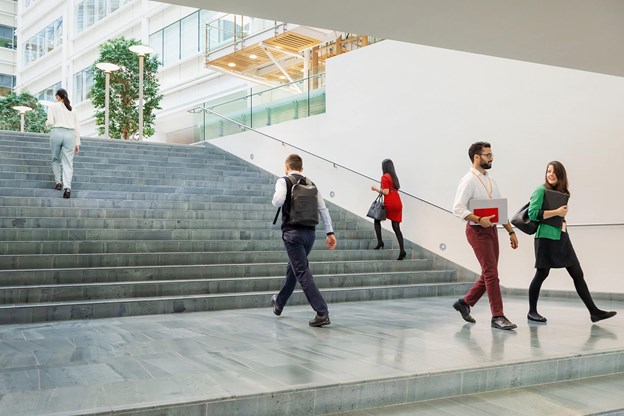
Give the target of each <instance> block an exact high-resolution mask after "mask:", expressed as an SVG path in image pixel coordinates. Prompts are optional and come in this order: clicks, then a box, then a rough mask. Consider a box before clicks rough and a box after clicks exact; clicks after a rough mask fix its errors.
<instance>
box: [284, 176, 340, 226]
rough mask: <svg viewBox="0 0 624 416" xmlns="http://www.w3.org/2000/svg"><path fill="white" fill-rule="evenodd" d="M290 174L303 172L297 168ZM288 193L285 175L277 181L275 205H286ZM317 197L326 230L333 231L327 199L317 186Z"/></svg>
mask: <svg viewBox="0 0 624 416" xmlns="http://www.w3.org/2000/svg"><path fill="white" fill-rule="evenodd" d="M290 175H301V176H303V173H301V172H298V171H296V170H292V171H290ZM287 194H288V190H287V189H286V181H285V180H284V178H283V177H281V178H279V179H278V180H277V182H276V183H275V193H274V194H273V201H272V203H273V206H274V207H281V206H282V205H284V201H285V200H286V195H287ZM316 198H317V201H318V210H319V214H321V219H322V220H323V225H324V226H325V232H326V233H333V232H334V228H333V226H332V221H331V217H330V216H329V210H328V209H327V206H326V205H325V200H324V199H323V197H322V196H321V191H319V190H318V188H317V194H316Z"/></svg>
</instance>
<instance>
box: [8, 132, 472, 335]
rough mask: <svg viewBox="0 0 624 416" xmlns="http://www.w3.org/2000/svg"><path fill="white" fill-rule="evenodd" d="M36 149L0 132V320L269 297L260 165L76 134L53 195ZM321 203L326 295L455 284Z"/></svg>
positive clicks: (269, 240)
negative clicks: (67, 195)
mask: <svg viewBox="0 0 624 416" xmlns="http://www.w3.org/2000/svg"><path fill="white" fill-rule="evenodd" d="M49 159H50V151H49V142H48V138H47V136H43V135H33V134H20V133H14V132H1V133H0V179H1V181H0V323H5V324H6V323H29V322H41V321H56V320H68V319H91V318H103V317H117V316H130V315H148V314H161V313H178V312H193V311H211V310H222V309H235V308H252V307H268V306H269V301H270V296H271V294H273V293H275V292H276V290H278V289H279V287H280V285H281V283H282V279H283V275H284V272H285V264H286V261H287V258H286V255H285V252H284V249H283V246H282V242H281V238H280V235H281V232H280V230H279V227H278V226H277V225H273V224H272V219H273V216H274V214H275V210H274V208H273V207H272V206H271V203H270V201H271V196H272V194H273V189H274V183H275V180H276V178H275V177H274V176H273V175H271V174H269V173H267V172H264V171H262V170H260V169H258V168H256V167H254V166H253V165H250V164H248V163H246V162H245V161H243V160H240V159H238V158H236V157H234V156H232V155H230V154H227V153H225V152H224V151H222V150H220V149H218V148H216V147H213V146H210V145H206V146H205V147H191V146H179V145H162V144H153V143H135V142H119V141H112V140H101V139H88V138H87V139H84V140H83V146H82V148H81V152H80V154H79V155H78V157H77V158H76V160H75V163H74V168H75V173H74V182H73V187H72V188H73V189H72V198H71V199H69V200H66V199H62V195H61V192H59V191H56V190H54V189H53V185H54V183H53V176H52V173H51V167H50V161H49ZM329 207H330V212H331V215H332V219H333V221H334V226H335V230H336V234H337V237H338V239H339V242H340V244H339V247H340V248H339V249H337V250H336V251H334V252H330V251H329V250H327V249H326V248H325V247H324V244H322V243H323V241H324V233H323V231H322V227H319V231H318V233H317V240H318V241H317V244H316V247H315V250H314V251H313V253H312V255H311V262H312V265H311V266H312V270H313V273H314V274H315V279H316V282H317V284H318V285H319V287H320V288H321V290H322V291H323V294H324V296H325V297H326V299H327V301H328V303H335V302H348V301H362V300H380V299H389V298H405V297H420V296H438V295H451V294H461V293H463V292H465V290H466V283H461V282H458V279H457V271H456V268H454V267H453V266H452V265H450V264H449V263H448V262H445V261H444V260H443V259H440V258H436V257H435V256H433V255H431V254H430V253H428V252H425V251H424V250H422V249H420V248H419V247H417V246H414V245H412V244H409V243H408V245H407V247H408V250H407V251H408V259H407V260H405V261H401V262H399V261H396V260H395V259H396V257H397V256H398V248H395V249H386V250H380V251H375V250H371V248H372V247H373V245H374V244H375V241H374V233H373V231H372V226H371V224H370V222H368V221H366V220H364V219H361V218H359V217H358V216H356V215H353V214H352V213H349V212H347V211H345V210H343V209H340V208H338V207H336V206H334V205H331V204H330V205H329ZM384 232H385V231H384ZM384 239H385V243H386V247H388V248H391V247H392V246H393V244H394V245H396V242H395V241H394V238H393V235H392V234H389V233H388V234H385V235H384ZM305 302H306V301H305V298H304V297H303V295H302V293H300V292H298V291H297V292H296V293H295V294H294V295H293V298H292V299H291V303H290V304H303V303H305Z"/></svg>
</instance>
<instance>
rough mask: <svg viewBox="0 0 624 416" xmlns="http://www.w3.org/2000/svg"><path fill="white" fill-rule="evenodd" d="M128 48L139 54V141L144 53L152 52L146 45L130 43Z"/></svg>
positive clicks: (141, 133)
mask: <svg viewBox="0 0 624 416" xmlns="http://www.w3.org/2000/svg"><path fill="white" fill-rule="evenodd" d="M128 49H130V50H131V51H132V52H134V53H136V54H137V55H139V141H141V140H143V65H144V60H145V55H147V54H150V53H152V52H154V50H153V49H152V48H150V47H149V46H146V45H132V46H130V47H129V48H128Z"/></svg>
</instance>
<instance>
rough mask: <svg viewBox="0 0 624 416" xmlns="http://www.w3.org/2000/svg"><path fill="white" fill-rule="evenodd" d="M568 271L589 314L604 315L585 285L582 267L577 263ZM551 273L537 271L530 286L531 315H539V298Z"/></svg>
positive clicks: (542, 270)
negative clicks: (543, 285) (543, 284)
mask: <svg viewBox="0 0 624 416" xmlns="http://www.w3.org/2000/svg"><path fill="white" fill-rule="evenodd" d="M566 270H567V271H568V273H569V274H570V277H572V280H573V281H574V287H575V288H576V293H578V295H579V297H580V298H581V300H582V301H583V303H584V304H585V306H586V307H587V309H588V310H589V313H590V314H591V315H598V314H600V313H602V312H603V311H601V310H600V309H598V307H597V306H596V304H594V301H593V300H592V297H591V294H590V293H589V289H588V288H587V283H585V279H584V278H583V269H581V265H580V264H578V263H577V264H575V265H574V266H570V267H566ZM549 272H550V269H537V270H535V277H533V281H532V282H531V285H530V286H529V313H531V312H533V313H537V299H538V298H539V293H540V289H541V288H542V283H544V280H546V278H547V277H548V273H549Z"/></svg>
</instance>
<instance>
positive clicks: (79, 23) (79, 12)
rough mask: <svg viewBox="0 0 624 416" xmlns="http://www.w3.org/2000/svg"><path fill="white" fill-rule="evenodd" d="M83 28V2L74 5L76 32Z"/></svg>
mask: <svg viewBox="0 0 624 416" xmlns="http://www.w3.org/2000/svg"><path fill="white" fill-rule="evenodd" d="M84 29H85V16H84V2H81V3H78V5H77V6H76V32H78V33H80V32H82V31H83V30H84Z"/></svg>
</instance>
